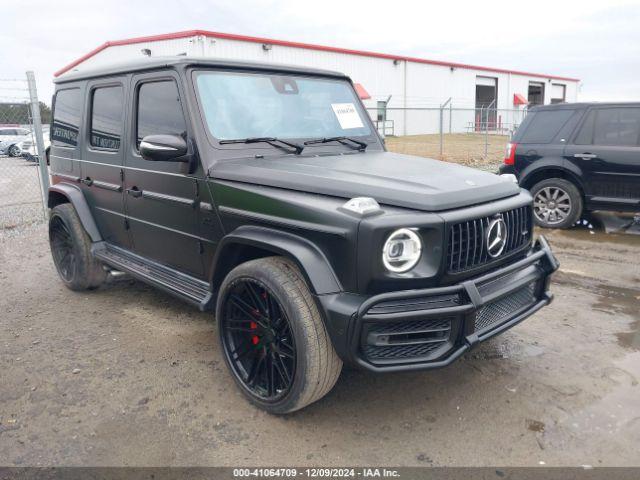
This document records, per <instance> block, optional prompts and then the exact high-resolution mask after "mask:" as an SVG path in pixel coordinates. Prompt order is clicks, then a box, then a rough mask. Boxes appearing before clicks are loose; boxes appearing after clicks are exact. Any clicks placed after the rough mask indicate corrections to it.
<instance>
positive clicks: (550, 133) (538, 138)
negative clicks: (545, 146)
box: [514, 110, 574, 143]
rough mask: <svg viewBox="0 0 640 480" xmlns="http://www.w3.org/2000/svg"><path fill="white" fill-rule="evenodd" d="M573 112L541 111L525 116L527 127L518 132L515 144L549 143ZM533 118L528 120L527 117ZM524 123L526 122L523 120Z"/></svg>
mask: <svg viewBox="0 0 640 480" xmlns="http://www.w3.org/2000/svg"><path fill="white" fill-rule="evenodd" d="M573 114H574V111H573V110H543V111H540V112H535V113H533V114H529V115H528V116H527V120H529V121H528V122H527V125H523V127H525V128H524V130H522V127H521V128H520V129H519V130H518V132H519V133H520V135H518V136H517V138H514V141H516V142H517V143H551V141H552V140H553V139H554V138H555V136H556V135H557V134H558V133H559V132H560V130H561V129H562V127H564V125H565V124H566V123H567V121H568V120H569V119H570V118H571V117H572V116H573ZM531 116H532V117H533V118H529V117H531ZM525 121H526V120H525Z"/></svg>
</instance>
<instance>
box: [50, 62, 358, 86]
mask: <svg viewBox="0 0 640 480" xmlns="http://www.w3.org/2000/svg"><path fill="white" fill-rule="evenodd" d="M178 65H180V66H202V67H222V68H231V69H240V70H264V71H270V72H281V73H298V74H310V75H322V76H330V77H338V78H347V76H346V75H345V74H344V73H340V72H334V71H331V70H321V69H316V68H306V67H299V66H293V65H278V64H273V63H259V62H247V61H234V60H223V59H215V58H202V57H188V56H177V57H144V58H141V59H139V60H135V61H129V62H125V63H119V64H114V65H109V66H108V67H102V68H96V69H88V70H85V71H82V72H73V71H72V72H70V73H67V74H65V75H63V76H61V77H58V78H57V79H55V80H54V83H65V82H72V81H76V80H83V79H88V78H95V77H104V76H108V75H117V74H123V73H130V72H139V71H143V70H154V69H159V68H167V67H173V66H178Z"/></svg>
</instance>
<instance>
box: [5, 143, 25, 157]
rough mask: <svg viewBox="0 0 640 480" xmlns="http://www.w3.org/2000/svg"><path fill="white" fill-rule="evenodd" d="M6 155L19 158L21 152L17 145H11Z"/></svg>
mask: <svg viewBox="0 0 640 480" xmlns="http://www.w3.org/2000/svg"><path fill="white" fill-rule="evenodd" d="M8 153H9V156H10V157H19V156H20V155H21V154H22V150H21V149H20V147H19V146H17V145H11V146H10V147H9V151H8Z"/></svg>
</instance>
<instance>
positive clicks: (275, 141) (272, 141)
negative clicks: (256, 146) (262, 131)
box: [218, 137, 304, 155]
mask: <svg viewBox="0 0 640 480" xmlns="http://www.w3.org/2000/svg"><path fill="white" fill-rule="evenodd" d="M218 143H220V144H222V145H225V144H227V143H268V144H269V145H272V146H274V147H276V148H280V149H282V150H286V151H287V152H289V153H295V154H296V155H300V154H301V153H302V150H304V147H303V146H302V145H300V144H299V143H293V142H287V141H286V140H281V139H279V138H276V137H249V138H237V139H234V140H220V142H218ZM292 149H293V150H292Z"/></svg>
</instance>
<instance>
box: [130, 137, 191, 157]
mask: <svg viewBox="0 0 640 480" xmlns="http://www.w3.org/2000/svg"><path fill="white" fill-rule="evenodd" d="M139 150H140V155H141V156H142V158H144V159H145V160H150V161H153V162H188V161H189V158H188V157H187V156H186V155H187V150H188V149H187V142H186V141H185V139H184V138H182V137H181V136H180V135H147V136H146V137H144V138H143V139H142V141H141V142H140V148H139Z"/></svg>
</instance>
